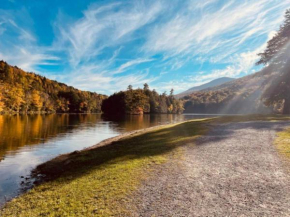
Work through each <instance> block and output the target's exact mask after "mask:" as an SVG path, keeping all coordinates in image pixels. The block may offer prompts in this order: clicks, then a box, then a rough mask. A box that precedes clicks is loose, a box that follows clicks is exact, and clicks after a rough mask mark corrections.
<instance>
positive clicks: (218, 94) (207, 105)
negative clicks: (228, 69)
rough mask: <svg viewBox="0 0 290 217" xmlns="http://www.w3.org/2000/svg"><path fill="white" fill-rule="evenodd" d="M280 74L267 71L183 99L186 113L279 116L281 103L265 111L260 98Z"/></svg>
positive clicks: (266, 108) (265, 107)
mask: <svg viewBox="0 0 290 217" xmlns="http://www.w3.org/2000/svg"><path fill="white" fill-rule="evenodd" d="M278 75H279V74H278V73H277V72H269V71H267V68H266V69H263V70H261V71H260V72H257V73H255V74H252V75H248V76H245V77H242V78H239V79H236V80H233V81H230V82H227V83H224V84H221V85H218V86H215V87H212V88H210V89H204V90H201V91H196V92H193V93H191V94H188V95H186V96H184V97H183V98H182V99H183V101H184V109H185V110H184V112H185V113H208V114H209V113H211V114H251V113H273V112H274V113H280V112H281V109H282V108H283V102H280V103H277V104H275V105H271V106H269V107H267V106H266V105H265V104H264V103H263V102H262V101H261V95H262V94H263V92H264V90H265V89H266V88H267V87H268V86H269V85H270V84H271V82H272V81H273V79H274V78H275V77H277V76H278Z"/></svg>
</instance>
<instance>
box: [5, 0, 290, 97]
mask: <svg viewBox="0 0 290 217" xmlns="http://www.w3.org/2000/svg"><path fill="white" fill-rule="evenodd" d="M287 8H290V0H283V1H281V0H232V1H231V0H202V1H201V0H143V1H142V0H132V1H129V0H128V1H127V0H122V1H121V0H119V1H110V0H98V1H97V0H74V1H69V0H49V1H47V0H0V60H1V59H2V60H4V61H6V62H8V63H9V64H11V65H17V66H18V67H19V68H22V69H23V70H26V71H29V72H35V73H38V74H41V75H43V76H46V77H47V78H50V79H53V80H57V81H60V82H63V83H66V84H68V85H71V86H74V87H76V88H79V89H81V90H89V91H95V92H98V93H102V94H112V93H114V92H117V91H120V90H125V89H126V88H127V87H128V85H130V84H131V85H132V86H133V88H137V87H143V84H144V83H148V84H149V86H150V88H151V89H156V90H157V91H159V92H164V91H167V93H168V92H169V91H170V89H171V88H173V89H174V90H175V93H179V92H182V91H184V90H187V89H189V88H191V87H193V86H197V85H200V84H203V83H206V82H209V81H211V80H213V79H216V78H219V77H225V76H226V77H233V78H238V77H242V76H245V75H248V74H250V73H254V72H256V71H258V70H259V69H260V67H257V66H255V62H256V61H257V60H258V58H259V57H258V56H257V54H258V53H260V52H262V51H263V50H264V49H265V46H266V42H267V41H268V40H269V39H270V38H271V37H273V35H274V34H275V31H276V30H278V28H279V26H280V25H281V24H282V22H283V16H284V13H285V10H286V9H287Z"/></svg>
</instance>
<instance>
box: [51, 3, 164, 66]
mask: <svg viewBox="0 0 290 217" xmlns="http://www.w3.org/2000/svg"><path fill="white" fill-rule="evenodd" d="M161 10H162V7H161V4H160V3H159V2H158V1H156V2H153V1H151V4H148V3H147V4H145V3H141V2H134V1H133V2H131V3H126V4H122V3H120V2H119V3H112V4H109V5H104V6H99V5H91V6H90V7H89V8H88V9H87V10H85V11H84V12H83V17H82V18H81V19H79V20H77V21H75V22H73V23H70V24H69V25H68V24H63V22H62V21H61V19H63V17H64V15H61V14H60V15H59V18H58V21H57V23H56V27H57V29H58V30H59V33H60V34H59V36H58V41H57V42H56V46H57V47H61V48H63V49H64V50H65V51H66V52H68V58H69V62H70V64H71V65H72V66H74V67H75V66H77V65H78V64H79V63H82V62H88V61H91V60H93V59H94V58H96V56H97V55H100V54H101V53H102V51H103V50H104V49H106V48H110V47H114V46H116V45H121V44H122V43H126V42H128V41H130V40H131V37H133V36H132V35H133V33H135V32H136V31H137V30H138V29H140V28H142V27H144V26H145V25H146V24H148V23H150V22H152V21H153V20H154V19H156V17H157V15H158V14H159V13H160V12H161ZM64 19H65V18H64Z"/></svg>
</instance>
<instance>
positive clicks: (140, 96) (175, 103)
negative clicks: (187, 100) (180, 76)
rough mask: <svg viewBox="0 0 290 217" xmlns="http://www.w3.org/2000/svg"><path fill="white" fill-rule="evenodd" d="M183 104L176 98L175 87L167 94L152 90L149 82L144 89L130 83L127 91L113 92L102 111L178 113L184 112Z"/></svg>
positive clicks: (116, 113)
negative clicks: (135, 87)
mask: <svg viewBox="0 0 290 217" xmlns="http://www.w3.org/2000/svg"><path fill="white" fill-rule="evenodd" d="M183 110H184V109H183V104H182V102H181V101H180V100H178V99H175V98H174V95H173V89H172V90H171V91H170V94H169V95H167V94H166V93H165V92H164V93H163V94H158V93H157V92H156V91H155V90H150V89H149V86H148V84H144V88H143V89H140V88H139V89H135V90H134V89H133V87H132V86H131V85H129V87H128V89H127V90H126V91H120V92H118V93H115V94H113V95H112V96H110V97H108V98H107V99H105V100H104V101H103V104H102V111H103V112H104V113H105V114H114V115H120V114H143V113H145V114H149V113H150V114H157V113H159V114H176V113H182V112H183Z"/></svg>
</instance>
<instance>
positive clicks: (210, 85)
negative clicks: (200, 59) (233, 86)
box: [175, 77, 235, 98]
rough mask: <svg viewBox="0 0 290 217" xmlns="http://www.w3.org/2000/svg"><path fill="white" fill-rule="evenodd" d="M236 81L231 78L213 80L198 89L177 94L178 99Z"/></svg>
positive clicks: (194, 88)
mask: <svg viewBox="0 0 290 217" xmlns="http://www.w3.org/2000/svg"><path fill="white" fill-rule="evenodd" d="M233 80H235V79H234V78H229V77H222V78H218V79H215V80H212V81H210V82H208V83H205V84H203V85H200V86H196V87H192V88H190V89H188V90H186V91H184V92H182V93H179V94H176V96H175V97H176V98H181V97H183V96H186V95H189V94H191V93H193V92H196V91H201V90H205V89H208V88H212V87H215V86H218V85H221V84H224V83H226V82H229V81H233Z"/></svg>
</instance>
